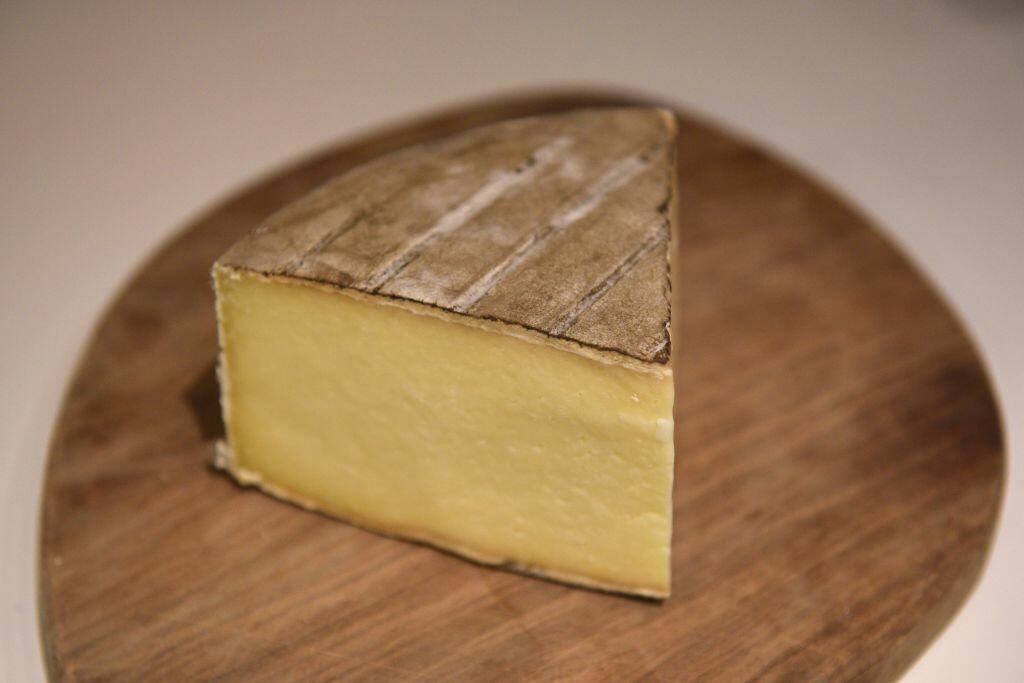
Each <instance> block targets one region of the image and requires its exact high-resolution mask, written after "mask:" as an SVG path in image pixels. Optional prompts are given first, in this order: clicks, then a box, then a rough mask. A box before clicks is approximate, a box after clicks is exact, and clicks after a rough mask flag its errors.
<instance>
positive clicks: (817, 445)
mask: <svg viewBox="0 0 1024 683" xmlns="http://www.w3.org/2000/svg"><path fill="white" fill-rule="evenodd" d="M637 101H638V100H635V99H631V98H628V97H622V96H618V95H615V94H606V93H604V94H603V93H582V94H581V93H561V94H559V93H555V94H546V95H530V96H522V97H517V98H509V99H504V100H501V101H488V102H484V103H475V104H471V105H467V106H462V107H459V108H457V109H452V110H449V111H447V112H444V113H441V114H438V115H434V116H430V117H428V118H424V119H420V120H417V121H414V122H411V123H407V124H405V125H399V126H392V127H390V128H387V129H385V130H383V131H382V132H379V133H375V134H371V135H367V136H364V137H363V138H361V139H359V140H357V141H355V142H351V143H348V144H343V145H341V146H339V147H337V148H334V149H332V150H330V151H328V152H325V153H323V154H321V155H319V156H317V157H315V158H313V159H311V160H308V161H305V162H302V163H300V164H298V165H296V166H293V167H292V168H288V169H286V170H284V171H282V172H280V173H276V174H274V175H272V176H270V177H268V178H267V179H265V180H263V181H261V182H259V183H257V184H256V185H255V186H253V187H250V188H249V189H247V190H245V191H243V192H242V193H240V194H239V195H237V196H235V197H233V198H231V199H229V200H227V201H226V202H224V203H223V204H221V205H219V206H217V207H216V208H214V209H213V210H212V211H210V212H209V213H207V214H206V215H205V216H203V217H202V218H201V219H199V220H197V221H196V222H195V223H194V224H193V225H191V226H190V227H189V228H188V229H187V230H186V231H185V232H184V233H182V234H181V235H180V236H179V237H177V238H176V239H174V240H173V241H172V242H171V243H169V244H168V245H167V246H166V247H164V248H163V249H162V250H161V251H160V252H159V253H158V254H157V255H156V256H155V257H154V258H153V259H152V260H151V261H150V262H149V263H148V264H146V266H145V267H144V268H143V269H142V270H141V271H139V273H138V274H137V275H136V276H135V277H134V278H133V279H132V281H131V283H130V284H129V285H128V286H127V287H126V288H125V289H124V291H123V292H122V293H121V294H120V296H119V297H118V298H117V300H116V302H115V303H114V304H113V306H112V307H111V308H110V310H109V311H108V312H107V313H106V315H104V317H103V319H102V321H101V322H100V324H99V326H98V328H97V330H96V333H95V335H94V337H93V339H92V341H91V342H90V343H89V345H88V348H87V349H86V351H85V353H84V356H83V358H82V361H81V364H80V366H79V368H78V371H77V373H76V375H75V377H74V379H73V381H72V383H71V385H70V389H69V391H68V395H67V398H66V402H65V405H64V407H63V412H62V414H61V416H60V419H59V420H58V422H57V425H56V428H55V432H54V437H53V443H52V446H51V452H50V462H49V470H48V474H47V479H46V487H45V498H44V504H43V537H42V556H41V565H40V576H41V603H42V605H41V607H42V613H43V638H44V640H45V644H46V652H47V658H48V665H49V669H50V673H51V676H52V678H54V679H56V680H68V681H72V680H73V681H186V680H188V681H193V680H196V681H197V680H218V681H282V680H296V681H333V680H346V681H361V680H382V679H384V680H393V679H414V680H415V679H423V680H432V681H435V680H457V681H464V680H465V681H468V680H472V681H480V680H530V681H535V680H542V679H559V680H561V679H579V680H610V681H623V680H633V679H638V678H645V679H652V680H661V679H664V680H690V679H699V680H715V681H741V680H794V681H809V680H824V679H828V680H889V679H893V678H895V677H897V676H898V675H899V674H900V672H902V671H903V670H904V669H905V668H906V667H907V666H909V664H910V662H912V661H913V660H914V658H915V657H917V656H918V655H919V654H920V652H921V651H922V650H923V649H924V648H925V647H926V645H927V644H928V643H929V642H930V641H931V639H932V638H933V637H934V636H935V635H936V634H937V633H938V632H939V630H940V629H941V628H942V627H943V625H944V624H945V623H946V622H947V621H948V620H949V619H950V618H951V617H952V615H953V614H954V612H955V611H956V609H957V607H958V606H959V605H960V604H961V602H962V601H963V600H964V598H965V597H966V595H967V593H968V592H969V590H970V588H971V587H972V586H973V584H974V582H975V581H976V579H977V578H978V575H979V574H980V571H981V568H982V566H983V563H984V558H985V555H986V550H987V548H988V545H989V542H990V540H991V535H992V531H993V525H994V522H995V519H996V516H997V513H998V509H999V502H1000V497H1001V492H1002V480H1003V446H1002V437H1001V431H1000V425H999V419H998V416H997V409H996V406H995V404H994V401H993V398H992V392H991V390H990V388H989V384H988V382H987V380H986V377H985V373H984V371H983V369H982V367H981V365H980V364H979V361H978V358H977V355H976V354H975V352H974V350H973V349H972V347H971V344H970V342H969V341H968V339H967V337H966V336H965V335H964V332H963V331H962V329H961V328H960V327H959V325H958V323H957V321H956V320H955V319H954V317H953V316H952V315H951V314H950V312H949V311H948V310H947V308H946V307H945V306H944V305H943V303H942V302H941V301H940V300H939V299H938V298H937V297H936V295H935V293H934V292H933V291H932V290H931V289H930V287H929V286H928V284H927V283H926V282H925V281H924V280H923V279H922V277H921V276H920V275H919V274H918V273H917V272H915V270H914V269H913V268H912V267H911V266H910V265H908V263H907V262H906V260H905V259H904V258H903V257H902V256H901V255H900V254H899V253H897V251H896V250H895V249H894V248H893V247H892V245H890V244H889V243H888V242H887V241H886V240H885V239H884V238H883V237H881V236H880V235H879V233H878V232H876V231H875V230H874V229H873V228H872V227H871V226H870V225H869V224H868V223H867V222H866V221H865V219H864V218H863V217H862V216H860V215H859V214H858V213H856V212H855V211H853V210H851V209H850V207H848V206H847V205H846V204H844V202H843V201H841V200H839V199H837V198H836V197H835V196H834V195H833V194H831V193H830V192H828V191H827V190H825V189H823V188H822V187H821V186H820V185H819V184H817V183H815V182H814V181H813V180H810V179H808V178H807V177H806V176H805V175H802V174H801V173H800V172H799V171H796V170H794V169H793V168H791V167H789V166H787V165H786V164H785V163H782V162H780V161H779V160H777V159H776V158H773V157H772V156H771V155H769V154H766V153H765V152H764V151H761V150H759V149H757V148H756V147H754V146H752V145H750V144H749V143H746V142H743V141H740V140H738V139H736V137H734V136H732V135H729V134H726V133H724V132H722V131H720V130H718V129H715V128H714V127H711V126H708V125H706V124H704V123H700V122H697V121H695V120H693V119H691V118H689V117H686V116H684V117H683V121H682V127H681V144H680V178H681V183H682V196H681V206H682V240H681V243H682V247H681V248H682V260H681V263H682V268H681V270H682V273H681V275H680V277H679V278H677V279H676V281H675V285H674V286H675V287H678V288H680V289H681V291H682V300H683V305H682V310H681V317H682V330H683V332H682V338H681V339H679V340H677V344H678V347H679V348H680V349H681V351H682V354H681V358H680V360H678V361H677V372H676V376H677V378H678V391H679V398H678V401H677V403H678V406H677V415H676V418H677V421H678V424H679V428H678V429H677V448H678V453H679V456H678V459H677V460H678V462H677V471H676V482H677V485H676V491H675V537H674V547H673V577H674V578H673V588H672V597H671V598H669V599H668V600H666V601H664V602H663V603H658V602H652V601H645V600H637V599H630V598H624V597H620V596H615V595H608V594H603V593H598V592H593V591H589V590H584V589H578V588H570V587H566V586H562V585H557V584H554V583H549V582H546V581H542V580H538V579H534V578H528V577H524V576H520V575H517V574H512V573H508V572H504V571H500V570H496V569H490V568H484V567H481V566H478V565H476V564H473V563H471V562H467V561H465V560H461V559H458V558H456V557H453V556H450V555H447V554H444V553H442V552H438V551H436V550H432V549H430V548H426V547H422V546H417V545H413V544H409V543H403V542H400V541H396V540H391V539H387V538H382V537H380V536H376V535H374V534H371V533H368V532H366V531H362V530H360V529H357V528H354V527H351V526H349V525H346V524H343V523H339V522H336V521H332V520H329V519H326V518H324V517H320V516H318V515H315V514H312V513H308V512H304V511H302V510H299V509H297V508H294V507H291V506H288V505H285V504H282V503H280V502H278V501H277V500H274V499H271V498H270V497H268V496H265V495H263V494H261V493H258V492H255V491H251V490H243V489H241V488H239V487H237V486H236V485H235V484H233V483H232V482H231V481H230V480H229V479H228V478H226V477H225V476H223V475H221V474H219V473H217V472H215V471H213V470H212V469H211V468H210V466H209V463H210V460H211V456H212V453H213V450H212V448H213V440H214V439H215V438H216V437H217V436H218V434H219V431H220V429H221V425H220V421H219V419H220V418H219V411H218V405H217V387H216V382H215V378H214V375H213V363H214V354H215V348H216V332H215V327H214V314H213V305H212V304H213V302H212V295H211V289H210V283H209V277H208V271H209V268H210V265H211V264H212V262H213V260H214V259H215V258H216V257H217V256H218V255H219V254H220V253H221V252H222V251H223V250H224V249H225V248H226V247H227V246H228V245H229V244H231V243H232V242H233V241H234V240H235V239H237V238H238V237H239V236H241V235H242V234H243V233H245V232H246V231H248V230H250V229H252V228H253V227H254V226H255V225H256V224H257V223H258V222H259V221H260V220H261V219H262V218H263V217H265V216H266V215H267V214H268V213H270V212H271V211H272V210H274V209H276V208H277V207H279V206H281V205H282V204H284V203H285V202H288V201H290V200H291V199H293V198H295V197H297V196H299V195H301V194H303V193H305V192H306V191H307V190H309V189H310V188H312V187H313V186H315V185H317V184H319V183H320V182H322V181H324V180H325V179H327V178H329V177H330V176H333V175H335V174H337V173H339V172H341V171H343V170H345V169H348V168H350V167H352V166H354V165H356V164H358V163H360V162H363V161H366V160H368V159H371V158H373V157H375V156H377V155H379V154H381V153H383V152H386V151H389V150H392V149H395V148H397V147H400V146H403V145H407V144H410V143H414V142H418V141H422V140H427V139H430V138H434V137H437V136H440V135H444V134H447V133H450V132H453V131H457V130H461V129H464V128H467V127H469V126H473V125H477V124H481V123H486V122H491V121H496V120H500V119H504V118H510V117H516V116H523V115H529V114H537V113H544V112H551V111H557V110H562V109H566V108H570V107H578V106H596V105H603V104H614V103H623V102H634V103H635V102H637Z"/></svg>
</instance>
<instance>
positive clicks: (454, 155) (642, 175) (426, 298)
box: [219, 108, 675, 364]
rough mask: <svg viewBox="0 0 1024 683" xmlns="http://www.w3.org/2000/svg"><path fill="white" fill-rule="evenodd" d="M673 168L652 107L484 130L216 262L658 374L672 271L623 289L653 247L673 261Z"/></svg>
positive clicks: (360, 170)
mask: <svg viewBox="0 0 1024 683" xmlns="http://www.w3.org/2000/svg"><path fill="white" fill-rule="evenodd" d="M674 156H675V119H674V117H673V115H671V114H670V113H668V112H665V111H662V110H658V109H639V108H625V109H592V110H581V111H575V112H570V113H566V114H558V115H551V116H543V117H535V118H528V119H518V120H514V121H507V122H503V123H498V124H494V125H490V126H483V127H481V128H477V129H473V130H470V131H467V132H464V133H461V134H459V135H456V136H452V137H450V138H446V139H443V140H440V141H437V142H431V143H426V144H421V145H417V146H414V147H411V148H408V149H405V150H401V151H399V152H396V153H392V154H389V155H386V156H384V157H382V158H380V159H377V160H375V161H373V162H370V163H369V164H366V165H364V166H360V167H357V168H355V169H353V170H352V171H350V172H348V173H346V174H344V175H341V176H339V177H338V178H336V179H335V180H332V181H330V182H328V183H327V184H325V185H324V186H322V187H320V188H319V189H317V190H316V191H315V192H313V193H311V194H310V195H308V196H307V197H305V198H303V199H300V200H299V201H297V202H295V203H294V204H291V205H289V206H287V207H285V208H284V209H282V210H281V211H279V212H277V213H276V214H274V215H273V216H271V217H270V218H268V219H267V220H266V221H265V222H264V224H263V225H261V226H260V227H259V229H257V230H256V231H255V232H253V233H252V234H251V235H249V236H247V237H245V238H243V239H242V240H240V241H239V242H238V243H237V244H235V245H234V246H233V247H232V248H231V249H230V250H229V251H228V252H227V253H226V254H224V256H223V257H221V259H220V261H219V263H221V264H222V265H224V266H232V267H237V268H245V269H248V270H253V271H256V272H260V273H264V274H267V275H288V276H292V277H296V278H300V279H305V280H311V281H315V282H322V283H325V284H331V285H336V286H339V287H345V288H348V289H355V290H357V291H362V292H365V293H368V294H382V295H386V296H390V297H395V298H402V299H407V300H410V301H416V302H419V303H424V304H429V305H431V306H437V307H439V308H443V309H446V310H451V311H455V312H458V313H462V314H466V315H469V316H472V317H484V318H491V319H494V320H499V321H502V322H506V323H510V324H515V325H519V326H522V327H526V328H529V329H532V330H536V331H539V332H541V333H543V334H546V335H548V336H551V337H556V338H564V339H568V340H571V341H576V342H579V343H582V344H585V345H589V346H593V347H597V348H602V349H606V350H608V351H612V352H615V353H618V354H620V355H624V356H627V357H631V358H636V359H638V360H641V361H646V362H654V363H661V364H667V363H668V362H669V358H670V342H669V330H668V324H669V317H670V310H669V280H668V269H667V267H666V268H662V269H661V271H660V272H659V273H658V275H657V276H656V277H648V278H643V279H638V278H629V277H625V276H627V275H629V274H630V272H631V268H630V266H631V264H634V263H635V262H636V261H637V259H638V257H639V256H641V255H645V254H650V253H652V250H653V252H656V253H658V254H660V256H661V259H662V264H663V265H664V264H667V260H668V256H667V248H668V242H669V238H670V223H671V220H670V218H671V217H670V216H669V212H670V208H671V202H672V198H673V196H674V187H673V173H674ZM598 301H600V302H601V305H597V306H592V305H586V306H583V307H581V306H580V304H581V302H582V303H586V302H590V304H594V303H597V302H598ZM637 301H639V302H640V303H641V305H636V304H637ZM616 302H617V303H616Z"/></svg>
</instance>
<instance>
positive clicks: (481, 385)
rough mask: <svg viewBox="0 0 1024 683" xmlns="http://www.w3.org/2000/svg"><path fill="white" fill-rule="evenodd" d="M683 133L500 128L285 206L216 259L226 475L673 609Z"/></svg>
mask: <svg viewBox="0 0 1024 683" xmlns="http://www.w3.org/2000/svg"><path fill="white" fill-rule="evenodd" d="M615 131H618V132H619V133H621V134H620V135H618V136H615V135H612V133H614V132H615ZM673 134H674V129H673V128H672V126H671V123H670V122H669V120H668V119H667V118H666V116H665V115H664V114H663V113H662V112H658V111H656V110H639V109H632V110H601V111H584V112H576V113H572V114H566V115H558V116H552V117H542V118H540V119H530V120H524V121H519V122H510V123H505V124H498V125H496V126H489V127H485V128H483V129H480V130H477V131H472V132H470V133H466V134H463V135H461V136H456V137H454V138H451V139H448V140H446V141H442V142H441V143H434V144H431V145H422V146H419V147H416V148H412V149H410V150H406V151H403V152H399V153H397V154H394V155H390V156H389V157H386V158H384V159H382V160H379V161H377V162H373V163H371V164H368V165H366V166H364V167H360V168H358V169H355V170H354V171H352V172H350V173H349V174H347V175H346V176H343V177H342V178H341V179H339V180H336V181H332V182H331V183H329V184H328V185H326V186H325V187H324V188H321V189H320V190H318V191H316V192H314V193H313V194H311V195H310V196H308V197H307V198H305V199H303V200H300V201H299V202H296V203H295V204H293V205H291V206H289V207H286V208H285V209H283V210H282V211H280V212H279V213H278V214H275V216H273V217H272V218H271V219H269V220H268V221H267V223H266V224H264V226H262V227H261V228H260V229H259V230H257V231H256V232H255V233H253V235H251V236H249V237H248V238H246V239H244V240H242V241H240V242H239V243H238V244H236V245H235V247H233V248H232V249H231V250H230V251H229V252H228V253H227V254H226V255H225V256H224V257H222V259H220V260H219V261H218V263H217V264H216V265H215V267H214V282H215V287H216V292H217V308H218V322H219V330H220V340H221V349H222V350H221V360H220V368H219V372H220V377H221V385H222V405H223V409H224V418H225V425H226V428H227V441H226V443H224V444H221V446H220V447H219V450H218V457H217V464H218V465H219V466H220V467H222V468H223V469H226V470H227V471H229V472H230V473H231V474H232V475H233V476H234V477H235V478H236V479H237V480H238V481H239V482H240V483H242V484H246V485H255V486H259V487H260V488H262V489H263V490H265V491H267V492H268V493H271V494H272V495H275V496H277V497H279V498H283V499H285V500H289V501H291V502H294V503H297V504H299V505H302V506H303V507H306V508H309V509H315V510H319V511H322V512H325V513H327V514H330V515H333V516H336V517H339V518H341V519H345V520H348V521H350V522H354V523H356V524H358V525H360V526H363V527H366V528H368V529H371V530H374V531H378V532H381V533H385V534H389V535H393V536H398V537H402V538H407V539H412V540H418V541H422V542H426V543H430V544H433V545H436V546H438V547H442V548H445V549H448V550H451V551H454V552H456V553H459V554H461V555H464V556H466V557H469V558H471V559H474V560H477V561H480V562H484V563H488V564H499V565H503V566H506V567H514V568H516V569H519V570H521V571H525V572H529V573H533V574H538V575H542V576H546V577H548V578H553V579H557V580H561V581H565V582H569V583H574V584H580V585H585V586H591V587H595V588H603V589H607V590H612V591H619V592H626V593H633V594H638V595H645V596H649V597H664V596H666V595H668V593H669V586H670V563H669V560H670V546H671V533H672V501H671V493H672V476H673V475H672V472H673V439H672V436H673V434H672V432H673V426H672V403H673V387H672V373H671V368H670V366H669V364H668V358H669V355H668V354H669V339H668V324H669V311H668V272H667V271H668V265H667V253H666V252H667V243H668V240H669V232H670V225H669V215H670V214H669V212H670V211H671V207H672V205H673V199H674V188H673V186H672V184H673V168H672V152H671V149H672V147H673V145H674V143H673V140H672V135H673ZM609 136H610V137H609ZM524 150H526V151H525V152H524ZM524 154H525V156H524ZM567 155H568V156H567ZM524 178H525V179H524ZM452 179H454V180H452ZM449 181H450V182H449ZM439 188H440V189H439ZM438 193H439V194H438Z"/></svg>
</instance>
